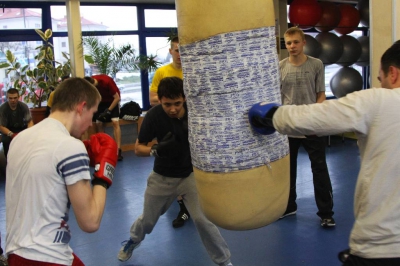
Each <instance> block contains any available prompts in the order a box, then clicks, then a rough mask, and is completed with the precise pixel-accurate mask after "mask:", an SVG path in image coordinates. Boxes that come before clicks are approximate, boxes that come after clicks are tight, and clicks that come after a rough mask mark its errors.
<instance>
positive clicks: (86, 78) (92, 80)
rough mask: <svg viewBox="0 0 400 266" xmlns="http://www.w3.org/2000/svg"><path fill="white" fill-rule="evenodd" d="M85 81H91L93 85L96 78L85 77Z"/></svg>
mask: <svg viewBox="0 0 400 266" xmlns="http://www.w3.org/2000/svg"><path fill="white" fill-rule="evenodd" d="M84 79H85V80H87V81H89V82H90V83H91V84H94V78H92V77H84Z"/></svg>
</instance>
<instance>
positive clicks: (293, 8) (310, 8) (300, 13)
mask: <svg viewBox="0 0 400 266" xmlns="http://www.w3.org/2000/svg"><path fill="white" fill-rule="evenodd" d="M321 11H322V9H321V6H320V5H319V4H318V2H317V0H294V1H293V2H292V3H291V4H290V5H289V12H288V16H289V21H290V23H292V24H293V25H295V26H298V27H299V28H301V29H303V30H306V29H311V28H312V27H314V26H315V24H317V22H318V21H319V20H320V18H321Z"/></svg>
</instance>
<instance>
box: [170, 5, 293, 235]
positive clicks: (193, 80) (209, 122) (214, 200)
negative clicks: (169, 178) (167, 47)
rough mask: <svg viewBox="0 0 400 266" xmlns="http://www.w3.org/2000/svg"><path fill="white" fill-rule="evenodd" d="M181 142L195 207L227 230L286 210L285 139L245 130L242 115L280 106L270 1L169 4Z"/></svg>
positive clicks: (245, 117)
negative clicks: (180, 92) (183, 126)
mask: <svg viewBox="0 0 400 266" xmlns="http://www.w3.org/2000/svg"><path fill="white" fill-rule="evenodd" d="M175 3H176V10H177V17H178V32H179V43H180V47H179V50H180V55H181V61H182V70H183V80H184V91H185V96H186V100H187V106H188V123H189V142H190V148H191V153H192V162H193V166H194V175H195V180H196V186H197V190H198V196H199V201H200V205H201V208H202V210H203V212H204V214H205V215H206V216H207V218H208V219H209V220H210V221H211V222H213V223H215V224H216V225H218V226H220V227H222V228H225V229H229V230H247V229H254V228H258V227H262V226H265V225H268V224H270V223H272V222H273V221H275V220H277V219H278V218H279V217H280V216H281V215H282V214H283V213H284V212H285V210H286V206H287V203H288V196H289V186H290V185H289V183H290V182H289V155H288V154H289V146H288V142H287V137H286V136H283V135H280V134H279V133H277V132H275V133H273V134H271V135H261V134H259V133H257V132H255V131H253V130H252V128H251V126H250V123H249V121H248V112H249V109H250V108H251V107H252V106H253V105H254V104H256V103H259V102H263V101H266V102H276V103H281V96H280V77H279V61H278V56H277V47H276V35H277V34H276V29H275V16H274V6H273V0H254V1H252V3H251V5H249V4H248V3H247V2H245V1H242V0H240V1H239V0H220V1H213V0H203V1H194V0H176V2H175Z"/></svg>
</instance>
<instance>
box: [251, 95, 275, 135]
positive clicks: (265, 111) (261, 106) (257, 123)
mask: <svg viewBox="0 0 400 266" xmlns="http://www.w3.org/2000/svg"><path fill="white" fill-rule="evenodd" d="M279 106H280V105H279V104H277V103H266V102H261V103H257V104H255V105H253V106H252V107H251V108H250V110H249V121H250V124H251V126H252V128H253V129H254V131H256V132H258V133H260V134H262V135H270V134H273V133H274V132H275V128H274V124H273V123H272V118H273V116H274V113H275V111H276V110H277V109H278V108H279Z"/></svg>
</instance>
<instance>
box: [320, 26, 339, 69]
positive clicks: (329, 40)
mask: <svg viewBox="0 0 400 266" xmlns="http://www.w3.org/2000/svg"><path fill="white" fill-rule="evenodd" d="M315 39H316V40H317V41H318V42H319V43H320V44H321V47H322V51H321V54H320V55H319V59H321V61H322V62H323V63H324V64H325V65H330V64H334V63H336V61H338V60H339V58H340V57H341V56H342V53H343V43H342V41H341V40H340V38H339V37H338V36H337V35H336V34H333V33H331V32H321V33H319V34H318V35H317V36H316V37H315Z"/></svg>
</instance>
